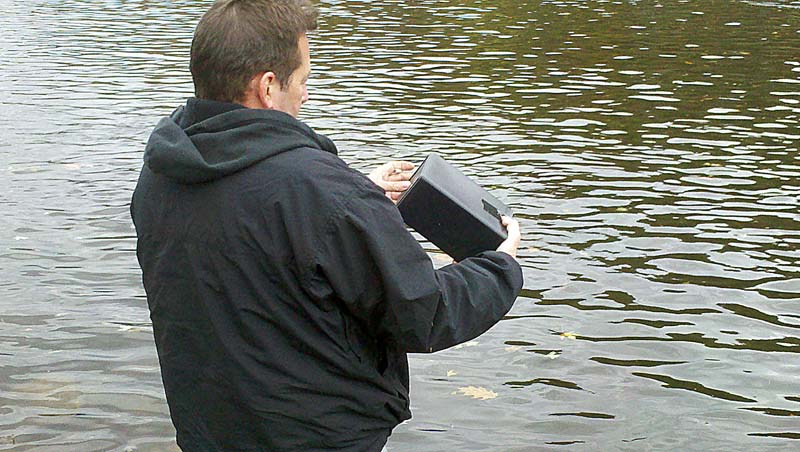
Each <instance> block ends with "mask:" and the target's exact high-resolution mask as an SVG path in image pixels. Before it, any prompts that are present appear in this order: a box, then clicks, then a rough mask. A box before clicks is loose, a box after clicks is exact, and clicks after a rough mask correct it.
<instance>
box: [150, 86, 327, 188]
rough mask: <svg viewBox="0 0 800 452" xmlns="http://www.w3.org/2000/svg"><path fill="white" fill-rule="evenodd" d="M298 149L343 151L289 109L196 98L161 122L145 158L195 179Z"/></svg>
mask: <svg viewBox="0 0 800 452" xmlns="http://www.w3.org/2000/svg"><path fill="white" fill-rule="evenodd" d="M298 148H312V149H319V150H323V151H327V152H331V153H333V154H336V153H337V151H336V146H335V145H334V144H333V142H332V141H331V140H329V139H328V138H327V137H325V136H322V135H319V134H317V133H315V132H314V131H313V130H312V129H311V128H310V127H308V126H307V125H305V124H304V123H302V122H300V121H298V120H297V119H295V118H293V117H292V116H290V115H288V114H286V113H283V112H280V111H275V110H258V109H250V108H244V107H242V106H240V105H236V104H227V103H223V102H216V101H210V100H201V99H195V98H192V99H189V101H188V102H187V103H186V105H185V106H181V107H179V108H178V109H177V110H175V112H173V113H172V115H170V116H169V117H166V118H163V119H161V120H160V121H159V122H158V124H157V125H156V128H155V130H153V133H152V134H151V135H150V139H149V140H148V142H147V146H146V147H145V151H144V162H145V165H146V166H147V167H148V168H149V169H150V170H151V171H152V172H154V173H156V174H160V175H163V176H166V177H168V178H170V179H173V180H175V181H177V182H179V183H183V184H195V183H201V182H209V181H212V180H216V179H219V178H222V177H225V176H227V175H229V174H233V173H235V172H237V171H240V170H242V169H244V168H247V167H249V166H251V165H253V164H255V163H258V162H260V161H262V160H264V159H267V158H270V157H272V156H274V155H277V154H281V153H283V152H287V151H291V150H294V149H298Z"/></svg>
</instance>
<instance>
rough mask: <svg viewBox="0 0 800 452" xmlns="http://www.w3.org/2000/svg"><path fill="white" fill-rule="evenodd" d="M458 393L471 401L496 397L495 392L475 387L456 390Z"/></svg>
mask: <svg viewBox="0 0 800 452" xmlns="http://www.w3.org/2000/svg"><path fill="white" fill-rule="evenodd" d="M458 392H459V393H461V394H463V395H465V396H467V397H472V398H473V399H479V400H490V399H494V398H496V397H497V393H496V392H494V391H490V390H488V389H486V388H481V387H476V386H467V387H464V388H458Z"/></svg>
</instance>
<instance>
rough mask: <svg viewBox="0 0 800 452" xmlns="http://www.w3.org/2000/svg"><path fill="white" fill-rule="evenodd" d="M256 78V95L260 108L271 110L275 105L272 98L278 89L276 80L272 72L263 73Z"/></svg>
mask: <svg viewBox="0 0 800 452" xmlns="http://www.w3.org/2000/svg"><path fill="white" fill-rule="evenodd" d="M256 78H257V80H258V81H257V88H256V94H257V96H258V101H259V103H260V104H261V108H265V109H267V110H271V109H273V108H274V105H275V104H274V99H273V97H272V96H273V95H274V94H275V92H276V90H277V89H278V78H277V77H275V73H274V72H264V73H263V74H261V75H260V76H256Z"/></svg>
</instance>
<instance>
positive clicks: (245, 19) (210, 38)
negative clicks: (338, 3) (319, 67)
mask: <svg viewBox="0 0 800 452" xmlns="http://www.w3.org/2000/svg"><path fill="white" fill-rule="evenodd" d="M317 16H318V11H317V9H316V8H315V7H314V6H313V5H312V4H311V2H310V0H217V2H215V3H214V5H213V6H212V7H211V9H210V10H209V11H208V12H206V14H205V15H204V16H203V18H202V19H200V23H199V24H198V25H197V30H195V35H194V39H193V40H192V51H191V63H190V69H191V72H192V79H193V80H194V87H195V96H197V97H198V98H201V99H211V100H218V101H223V102H237V103H241V104H243V105H245V106H247V107H251V108H269V109H275V110H280V111H283V112H286V113H289V114H291V115H292V116H297V113H298V112H299V110H300V105H302V104H303V103H304V102H305V101H306V100H307V99H308V93H307V91H306V87H305V82H306V79H307V78H308V74H309V72H310V69H311V68H310V59H309V53H308V38H307V37H306V32H308V31H312V30H315V29H316V27H317Z"/></svg>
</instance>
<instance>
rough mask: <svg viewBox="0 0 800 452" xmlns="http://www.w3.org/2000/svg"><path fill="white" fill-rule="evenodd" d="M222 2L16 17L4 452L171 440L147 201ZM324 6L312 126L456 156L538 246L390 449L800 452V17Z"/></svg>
mask: <svg viewBox="0 0 800 452" xmlns="http://www.w3.org/2000/svg"><path fill="white" fill-rule="evenodd" d="M208 4H209V2H207V1H205V2H189V1H179V2H144V1H128V2H110V1H102V0H71V1H48V2H45V1H43V0H36V1H33V2H25V3H23V2H11V1H7V0H0V7H2V9H3V11H4V14H3V15H2V16H0V37H1V38H2V39H0V52H1V53H0V54H2V55H3V57H2V58H3V62H4V63H5V64H3V65H2V66H0V92H2V93H3V94H2V95H0V118H2V119H3V124H4V125H5V128H4V132H3V133H2V135H1V136H0V173H2V177H0V206H2V210H3V213H4V215H2V216H1V217H0V224H2V229H0V231H2V232H1V233H0V271H2V274H3V275H7V276H6V278H3V279H1V280H0V300H2V301H0V363H1V364H0V414H1V415H2V417H0V450H10V451H11V450H13V451H23V450H24V451H51V450H52V451H55V450H58V451H95V450H97V451H101V450H102V451H106V450H114V451H129V450H136V451H164V450H177V448H176V446H175V444H174V438H173V435H174V431H173V430H172V427H171V425H170V423H169V418H168V412H167V408H166V404H165V402H164V399H163V389H162V387H161V380H160V375H159V371H158V362H157V358H156V356H155V349H154V346H153V341H152V330H151V327H150V323H149V320H148V313H147V310H146V302H145V300H144V297H143V291H142V289H141V285H140V276H139V271H138V267H137V264H136V260H135V254H134V246H135V243H134V235H133V230H132V226H131V224H130V219H129V216H128V210H127V204H128V200H129V198H130V194H131V190H132V188H133V185H134V183H135V180H136V177H137V175H138V170H139V166H140V162H141V153H142V150H143V147H144V142H145V140H146V138H147V134H148V132H149V130H150V128H151V127H152V126H153V124H155V122H156V121H157V119H158V118H159V117H160V116H162V115H165V114H168V113H169V112H170V111H171V109H173V108H174V107H175V106H177V105H178V104H179V103H180V102H181V101H182V99H183V98H184V97H186V96H188V95H190V94H191V79H190V77H189V75H188V72H187V66H188V63H187V54H188V46H189V43H190V41H191V34H192V29H193V26H194V24H195V23H196V21H197V19H198V18H199V16H200V15H201V14H202V12H203V11H204V10H205V9H206V8H207V6H208ZM321 6H322V11H323V21H322V24H321V27H320V30H319V32H318V33H316V34H315V35H314V36H313V38H312V59H313V64H314V75H313V78H312V80H311V81H310V90H311V101H310V102H309V103H308V104H307V105H306V108H305V110H304V119H305V120H306V121H308V122H309V123H310V124H311V125H312V126H314V127H315V128H317V129H318V130H319V131H321V132H323V133H326V134H328V135H330V136H331V138H333V139H334V140H335V141H336V142H337V143H338V144H339V147H340V149H341V150H342V155H343V157H344V158H345V159H346V160H348V161H349V162H351V163H352V164H353V165H354V166H355V167H357V168H361V169H367V168H369V167H371V166H372V165H373V164H374V162H375V161H377V160H384V159H387V158H408V159H412V160H414V161H421V159H422V158H423V156H424V155H425V153H427V152H429V151H434V150H435V151H437V152H440V153H443V154H446V155H447V157H448V159H449V160H451V161H453V162H455V163H456V164H457V165H459V166H461V167H462V168H463V169H464V171H465V172H467V173H468V174H470V175H472V176H473V177H475V178H476V179H478V180H479V181H480V182H481V183H482V184H484V185H486V186H489V187H492V188H493V189H494V190H495V191H496V193H497V194H498V196H499V197H501V198H502V199H504V200H505V201H507V202H508V203H509V204H511V205H512V206H513V207H514V209H515V211H516V212H517V216H518V217H519V218H520V219H521V220H522V224H523V228H524V232H525V237H524V243H523V249H522V250H521V253H520V254H521V259H522V261H523V265H524V267H525V277H526V283H525V287H526V289H525V291H524V292H523V294H522V296H521V297H520V299H519V300H518V302H517V304H516V306H515V307H514V309H513V310H512V312H511V313H510V315H509V316H508V317H507V318H506V319H505V320H504V321H503V322H501V323H500V324H499V325H498V326H497V327H495V328H494V329H492V330H491V331H490V332H489V333H488V334H486V335H484V336H482V337H481V338H479V339H478V340H477V341H473V342H470V343H467V344H464V345H463V346H459V347H455V348H454V349H451V350H449V351H446V352H443V353H439V354H437V355H430V356H429V355H418V356H414V357H413V358H412V381H413V383H412V385H413V387H412V393H413V394H412V397H413V401H412V405H413V406H412V408H413V409H414V413H415V417H414V419H413V420H412V421H410V422H408V423H406V424H404V425H403V426H401V427H399V428H398V430H397V431H396V433H395V435H394V436H393V438H392V441H391V442H390V446H391V448H392V450H393V451H415V452H416V451H440V450H465V451H466V450H469V451H476V450H492V451H494V450H502V451H510V450H519V451H521V450H531V448H542V449H547V448H554V449H558V448H564V447H565V446H566V447H567V448H570V449H572V448H578V449H581V448H583V449H584V450H607V449H613V450H641V449H655V450H710V449H715V450H722V449H725V450H752V449H762V448H767V447H775V448H777V449H780V450H786V449H791V448H796V447H797V445H798V443H797V440H798V439H800V423H799V422H798V421H797V416H798V413H800V405H799V404H800V389H799V388H800V381H798V378H797V375H798V374H800V361H799V360H798V352H800V334H798V329H800V308H799V307H798V306H800V213H798V211H799V210H800V209H798V207H800V159H799V158H798V154H797V148H798V141H800V127H799V125H800V119H799V118H800V116H798V115H799V114H800V59H799V58H800V56H799V55H798V54H797V47H798V46H797V44H798V42H800V25H798V24H799V23H800V4H798V2H791V1H776V2H752V1H736V0H728V1H717V0H714V1H704V2H701V1H685V2H664V3H654V2H647V4H643V2H602V1H600V2H585V1H537V2H533V1H525V0H523V1H517V0H515V1H511V0H493V1H488V0H471V1H466V0H423V1H419V2H405V1H389V0H386V1H384V0H378V1H372V2H357V1H338V0H326V1H323V2H322V5H321ZM425 246H426V248H428V249H430V250H431V252H432V256H433V257H434V259H435V260H436V261H438V260H440V255H439V254H438V253H437V252H436V250H434V249H433V247H432V246H431V245H430V244H427V243H426V244H425ZM465 387H474V388H483V389H486V390H487V391H492V393H493V394H495V395H496V396H495V397H493V398H491V399H486V400H481V399H472V398H469V397H465V396H464V391H461V392H459V389H461V388H465Z"/></svg>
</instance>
